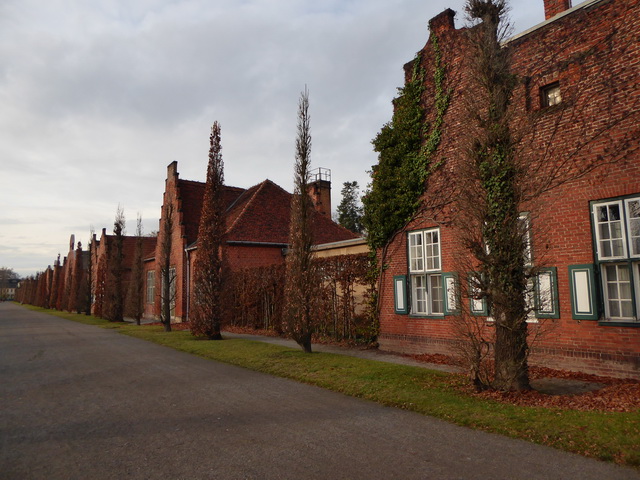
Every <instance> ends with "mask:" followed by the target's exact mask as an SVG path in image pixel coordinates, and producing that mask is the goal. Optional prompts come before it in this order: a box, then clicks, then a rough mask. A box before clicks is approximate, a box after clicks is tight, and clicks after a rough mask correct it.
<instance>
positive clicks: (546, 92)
mask: <svg viewBox="0 0 640 480" xmlns="http://www.w3.org/2000/svg"><path fill="white" fill-rule="evenodd" d="M540 101H541V103H542V106H543V107H552V106H554V105H558V104H559V103H560V102H562V95H561V93H560V82H554V83H550V84H549V85H545V86H544V87H542V88H541V89H540Z"/></svg>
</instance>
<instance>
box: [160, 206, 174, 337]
mask: <svg viewBox="0 0 640 480" xmlns="http://www.w3.org/2000/svg"><path fill="white" fill-rule="evenodd" d="M162 208H163V209H164V215H163V218H164V222H163V224H162V226H161V230H162V232H161V233H162V243H161V249H160V279H161V282H162V285H161V294H160V321H161V322H162V325H163V326H164V331H165V332H170V331H171V310H172V307H173V305H174V304H175V295H176V288H175V282H176V273H175V269H172V268H171V248H172V246H173V226H174V225H173V223H174V218H173V215H174V209H173V203H171V202H170V201H166V203H165V205H164V206H163V207H162Z"/></svg>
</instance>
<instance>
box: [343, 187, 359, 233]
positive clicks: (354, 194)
mask: <svg viewBox="0 0 640 480" xmlns="http://www.w3.org/2000/svg"><path fill="white" fill-rule="evenodd" d="M358 191H359V187H358V182H355V181H354V182H344V183H343V184H342V191H341V192H340V193H341V194H342V201H341V202H340V205H338V223H339V224H340V225H342V226H343V227H344V228H346V229H348V230H351V231H352V232H354V233H362V231H363V230H364V227H363V225H362V207H361V206H359V205H358Z"/></svg>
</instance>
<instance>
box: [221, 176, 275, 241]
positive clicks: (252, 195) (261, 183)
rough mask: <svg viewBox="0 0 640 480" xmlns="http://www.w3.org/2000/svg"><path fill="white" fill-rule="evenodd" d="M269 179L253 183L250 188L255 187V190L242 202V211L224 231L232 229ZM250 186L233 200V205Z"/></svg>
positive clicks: (229, 209)
mask: <svg viewBox="0 0 640 480" xmlns="http://www.w3.org/2000/svg"><path fill="white" fill-rule="evenodd" d="M269 181H270V180H263V181H262V182H260V183H258V184H256V185H254V186H253V187H251V188H254V187H257V188H256V189H255V191H254V192H253V193H252V194H251V198H249V199H248V200H247V202H246V203H245V204H244V208H243V209H242V211H241V212H240V213H239V214H238V216H237V217H236V219H235V220H234V221H233V223H232V224H231V225H229V228H227V231H226V232H225V233H229V232H230V231H231V230H233V227H235V226H236V225H237V224H238V221H239V220H240V219H241V218H242V216H243V215H244V213H245V212H246V211H247V209H248V208H249V205H251V203H252V201H253V199H254V198H256V195H258V192H260V190H262V189H263V188H264V186H265V184H266V183H267V182H269ZM251 188H248V189H247V190H245V191H244V192H243V193H242V194H241V195H240V196H239V197H238V198H237V199H236V201H235V202H233V205H235V204H236V203H237V202H238V201H239V200H240V198H241V197H242V196H243V195H244V194H245V193H247V192H249V191H250V190H251ZM233 205H231V206H230V207H229V208H228V209H227V212H229V211H231V207H233Z"/></svg>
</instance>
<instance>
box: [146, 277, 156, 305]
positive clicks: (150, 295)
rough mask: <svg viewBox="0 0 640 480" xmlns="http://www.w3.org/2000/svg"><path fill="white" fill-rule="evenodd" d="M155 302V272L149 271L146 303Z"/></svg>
mask: <svg viewBox="0 0 640 480" xmlns="http://www.w3.org/2000/svg"><path fill="white" fill-rule="evenodd" d="M155 301H156V272H154V271H153V270H149V271H148V272H147V303H154V302H155Z"/></svg>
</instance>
